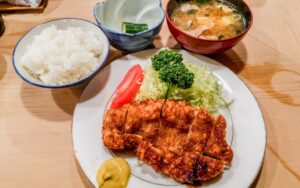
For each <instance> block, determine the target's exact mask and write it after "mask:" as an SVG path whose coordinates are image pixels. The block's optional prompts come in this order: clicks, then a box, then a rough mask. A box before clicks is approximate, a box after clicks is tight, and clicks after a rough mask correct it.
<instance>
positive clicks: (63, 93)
mask: <svg viewBox="0 0 300 188" xmlns="http://www.w3.org/2000/svg"><path fill="white" fill-rule="evenodd" d="M96 2H97V1H96V0H84V1H83V0H49V2H48V5H47V7H46V8H45V9H44V11H42V12H22V13H5V14H3V15H2V16H3V18H4V20H5V23H6V30H5V33H4V35H3V36H2V37H1V38H0V187H1V188H2V187H3V188H19V187H22V188H40V187H43V188H48V187H49V188H53V187H55V188H84V187H91V185H90V184H89V182H88V180H87V179H86V178H85V176H84V175H83V173H82V171H81V170H80V167H79V166H78V164H77V162H76V160H75V157H74V155H73V150H72V141H71V121H72V113H73V111H74V107H75V105H76V102H77V100H78V98H79V96H80V94H81V92H82V91H83V89H84V85H81V86H76V87H73V88H68V89H58V90H50V89H42V88H38V87H34V86H31V85H29V84H27V83H25V82H23V81H22V80H21V79H20V78H19V77H18V76H17V75H16V73H15V71H14V69H13V66H12V61H11V58H12V52H13V48H14V46H15V45H16V43H17V41H18V40H19V39H20V37H21V36H22V35H23V34H24V33H25V32H26V31H28V30H29V29H30V28H31V27H33V26H35V25H37V24H39V23H42V22H45V21H47V20H51V19H54V18H61V17H79V18H83V19H87V20H90V21H93V22H95V21H94V18H93V14H92V7H93V5H94V4H95V3H96ZM246 2H247V3H248V4H249V5H250V7H251V8H252V10H253V13H254V17H255V19H254V25H253V28H252V29H251V30H250V33H249V34H248V35H247V36H246V37H245V38H244V39H243V41H242V42H241V43H240V44H238V45H237V46H236V47H234V48H233V49H232V50H229V51H227V52H226V53H223V54H220V55H215V56H212V58H214V59H216V60H218V61H219V62H221V63H222V64H224V65H226V66H227V67H229V68H230V69H231V70H233V71H234V72H235V73H236V74H237V75H238V76H239V77H240V78H241V79H242V80H243V81H244V82H245V83H246V84H247V85H248V87H249V88H250V89H251V91H252V92H253V93H254V95H255V97H256V98H257V100H258V102H259V104H260V106H261V109H262V112H263V115H264V118H265V121H266V130H267V149H266V155H265V160H264V164H263V167H262V170H261V173H260V175H259V176H258V178H257V180H256V181H255V182H254V183H253V185H252V187H259V188H262V187H272V188H276V187H278V188H281V187H289V188H297V187H300V149H299V148H300V147H299V143H300V125H299V124H298V123H299V121H300V62H299V60H298V59H299V58H300V32H299V31H300V22H299V21H298V17H299V16H300V12H299V10H300V3H299V2H298V0H286V1H282V0H246ZM164 3H165V1H164ZM153 47H156V48H160V47H170V48H179V47H180V46H179V45H178V44H177V43H176V41H175V40H174V38H173V37H172V36H171V35H170V33H169V30H168V28H167V26H166V24H164V26H163V28H162V30H161V32H160V35H159V36H158V37H157V39H156V40H155V42H154V44H153ZM123 55H125V54H124V53H122V52H120V51H118V50H115V49H113V48H112V49H111V53H110V56H109V61H108V62H111V61H112V60H114V59H116V58H119V57H122V56H123ZM253 139H255V138H253ZM253 155H255V153H253Z"/></svg>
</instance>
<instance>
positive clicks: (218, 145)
mask: <svg viewBox="0 0 300 188" xmlns="http://www.w3.org/2000/svg"><path fill="white" fill-rule="evenodd" d="M204 154H205V155H209V156H213V157H214V158H218V159H221V160H223V161H225V164H226V165H230V163H231V161H232V158H233V151H232V149H231V148H230V146H229V145H228V144H227V142H226V120H225V119H224V117H223V116H221V115H220V116H219V117H218V118H217V120H216V123H215V125H214V126H213V130H212V133H211V135H210V137H209V139H208V141H207V144H206V146H205V148H204Z"/></svg>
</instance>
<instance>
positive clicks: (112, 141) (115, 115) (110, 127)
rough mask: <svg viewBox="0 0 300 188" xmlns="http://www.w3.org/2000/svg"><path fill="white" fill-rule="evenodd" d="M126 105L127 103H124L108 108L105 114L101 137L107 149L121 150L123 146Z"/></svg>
mask: <svg viewBox="0 0 300 188" xmlns="http://www.w3.org/2000/svg"><path fill="white" fill-rule="evenodd" d="M128 107H129V105H124V106H122V107H120V108H116V109H110V110H108V111H107V113H106V114H105V118H104V121H103V128H102V139H103V143H104V145H105V146H106V147H108V148H109V149H112V150H123V149H124V148H125V144H124V137H123V133H124V125H125V122H126V116H127V110H128Z"/></svg>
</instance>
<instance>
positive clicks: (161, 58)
mask: <svg viewBox="0 0 300 188" xmlns="http://www.w3.org/2000/svg"><path fill="white" fill-rule="evenodd" d="M151 60H152V67H153V68H154V70H156V71H159V70H160V69H161V68H162V67H164V66H166V65H169V64H171V63H181V62H182V60H183V59H182V55H181V54H179V53H177V52H174V51H172V50H168V49H164V50H161V51H159V53H158V54H156V55H154V56H153V57H152V58H151Z"/></svg>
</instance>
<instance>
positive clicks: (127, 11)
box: [93, 0, 165, 52]
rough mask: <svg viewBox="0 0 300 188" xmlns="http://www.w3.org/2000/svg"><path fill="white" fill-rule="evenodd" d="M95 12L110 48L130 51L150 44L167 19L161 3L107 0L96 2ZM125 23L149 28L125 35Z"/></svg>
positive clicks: (145, 0) (138, 0)
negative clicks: (144, 25)
mask: <svg viewBox="0 0 300 188" xmlns="http://www.w3.org/2000/svg"><path fill="white" fill-rule="evenodd" d="M93 12H94V17H95V19H96V21H97V24H98V26H99V27H100V28H101V29H102V30H103V31H104V32H105V34H106V35H107V37H108V39H109V41H110V43H111V45H112V46H114V47H115V48H117V49H119V50H122V51H127V52H134V51H139V50H142V49H145V48H146V47H148V46H149V45H151V44H152V42H153V40H154V39H155V37H156V36H157V34H158V33H159V32H160V29H161V26H162V23H163V21H164V19H165V12H164V10H163V8H162V5H161V1H160V0H107V1H104V2H99V3H97V4H96V5H95V7H94V10H93ZM123 22H132V23H146V24H148V27H149V29H148V30H146V31H142V32H139V33H135V34H128V33H124V32H122V23H123Z"/></svg>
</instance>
